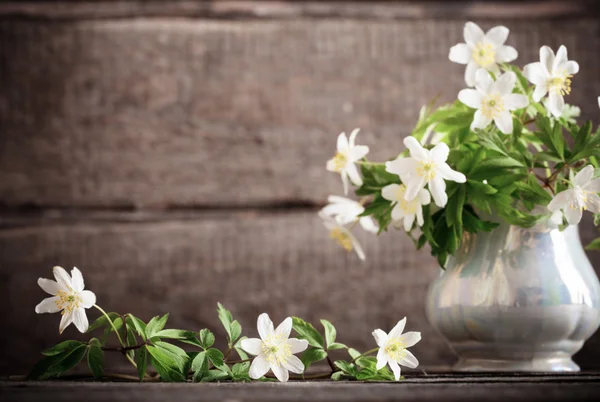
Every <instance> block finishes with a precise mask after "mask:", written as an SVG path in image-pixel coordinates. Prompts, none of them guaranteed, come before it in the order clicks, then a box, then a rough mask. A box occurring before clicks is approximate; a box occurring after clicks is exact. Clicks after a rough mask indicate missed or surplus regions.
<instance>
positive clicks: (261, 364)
mask: <svg viewBox="0 0 600 402" xmlns="http://www.w3.org/2000/svg"><path fill="white" fill-rule="evenodd" d="M270 368H271V367H270V366H269V362H268V361H267V358H266V357H265V356H264V355H258V356H256V358H255V359H254V360H252V364H251V365H250V371H248V374H249V375H250V378H252V379H253V380H258V379H259V378H260V377H262V376H264V375H265V374H267V373H268V372H269V369H270Z"/></svg>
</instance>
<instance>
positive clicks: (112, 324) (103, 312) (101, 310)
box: [94, 304, 126, 347]
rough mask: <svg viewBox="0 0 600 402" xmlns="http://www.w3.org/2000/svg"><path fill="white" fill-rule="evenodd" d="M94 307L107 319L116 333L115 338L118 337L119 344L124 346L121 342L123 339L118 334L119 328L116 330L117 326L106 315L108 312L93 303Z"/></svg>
mask: <svg viewBox="0 0 600 402" xmlns="http://www.w3.org/2000/svg"><path fill="white" fill-rule="evenodd" d="M94 307H96V308H97V309H98V310H99V311H100V312H101V313H102V314H103V315H104V316H105V317H106V319H107V320H108V322H109V323H110V326H111V327H112V328H113V330H114V331H115V334H116V335H117V338H119V343H120V344H121V346H122V347H126V345H125V344H124V343H123V339H121V335H120V334H119V330H117V327H115V324H114V323H113V321H112V320H111V319H110V317H109V316H108V314H107V313H106V311H104V310H103V309H102V307H100V306H99V305H97V304H94Z"/></svg>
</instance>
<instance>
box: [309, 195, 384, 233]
mask: <svg viewBox="0 0 600 402" xmlns="http://www.w3.org/2000/svg"><path fill="white" fill-rule="evenodd" d="M327 201H329V204H328V205H326V206H325V207H323V209H321V211H320V213H321V214H323V215H326V216H330V217H332V218H335V220H336V221H337V222H338V223H339V224H340V225H348V224H350V223H354V222H356V221H358V223H360V226H362V228H363V229H364V230H366V231H367V232H371V233H377V232H378V230H379V228H378V227H377V225H376V224H375V222H373V219H372V218H371V217H370V216H361V217H359V215H360V214H362V213H363V212H365V207H363V206H362V205H361V204H360V203H358V202H356V201H354V200H351V199H350V198H346V197H340V196H337V195H330V196H329V197H328V198H327Z"/></svg>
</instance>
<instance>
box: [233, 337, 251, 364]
mask: <svg viewBox="0 0 600 402" xmlns="http://www.w3.org/2000/svg"><path fill="white" fill-rule="evenodd" d="M244 339H248V337H247V336H242V337H241V338H239V339H238V341H237V342H236V343H235V348H234V349H235V351H236V352H237V354H238V356H239V357H240V359H242V360H246V359H248V354H247V353H246V352H245V351H244V349H242V347H241V342H242V341H243V340H244Z"/></svg>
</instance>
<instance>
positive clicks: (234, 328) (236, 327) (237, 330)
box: [230, 320, 242, 344]
mask: <svg viewBox="0 0 600 402" xmlns="http://www.w3.org/2000/svg"><path fill="white" fill-rule="evenodd" d="M241 334H242V326H241V324H240V323H239V322H238V321H237V320H233V321H232V322H231V335H230V341H231V344H234V343H235V341H236V340H237V339H238V338H239V337H240V335H241Z"/></svg>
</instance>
